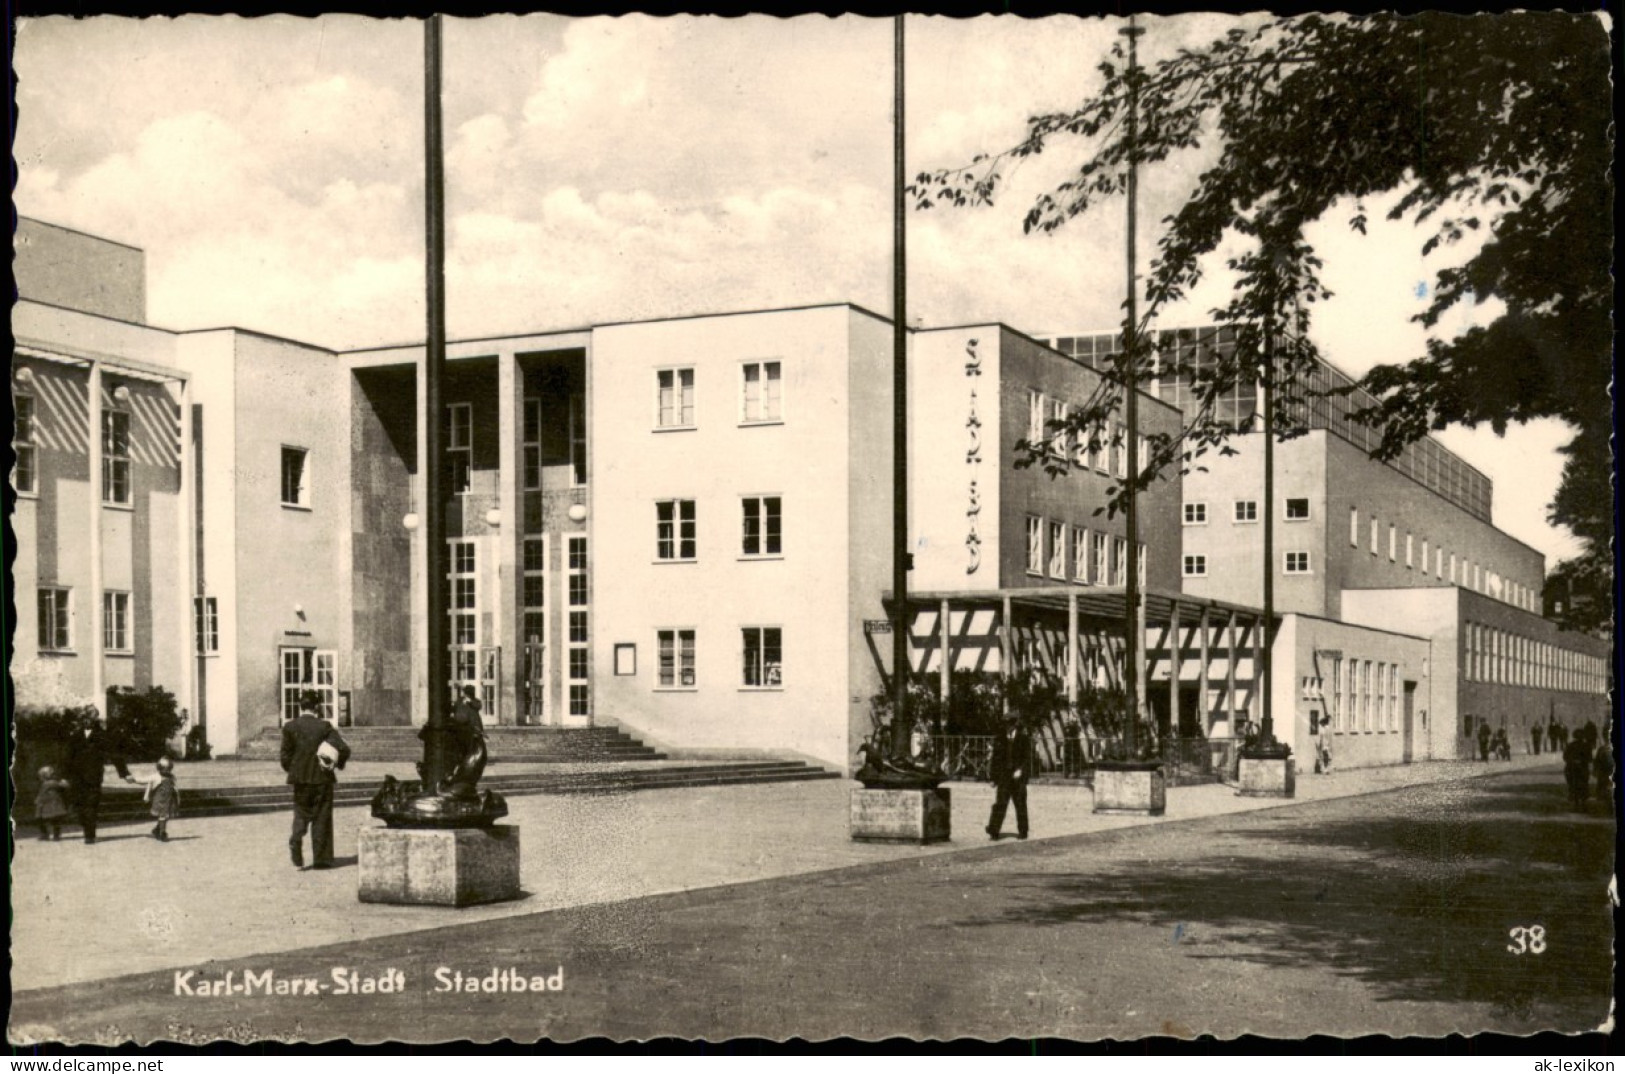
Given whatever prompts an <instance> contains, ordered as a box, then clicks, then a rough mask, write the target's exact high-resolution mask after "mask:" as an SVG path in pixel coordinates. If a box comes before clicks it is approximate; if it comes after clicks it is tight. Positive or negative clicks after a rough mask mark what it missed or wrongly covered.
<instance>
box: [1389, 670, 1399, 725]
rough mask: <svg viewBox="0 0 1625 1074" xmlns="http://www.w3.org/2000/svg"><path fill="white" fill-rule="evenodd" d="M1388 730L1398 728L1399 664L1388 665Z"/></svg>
mask: <svg viewBox="0 0 1625 1074" xmlns="http://www.w3.org/2000/svg"><path fill="white" fill-rule="evenodd" d="M1388 730H1390V731H1398V730H1399V665H1398V664H1389V665H1388Z"/></svg>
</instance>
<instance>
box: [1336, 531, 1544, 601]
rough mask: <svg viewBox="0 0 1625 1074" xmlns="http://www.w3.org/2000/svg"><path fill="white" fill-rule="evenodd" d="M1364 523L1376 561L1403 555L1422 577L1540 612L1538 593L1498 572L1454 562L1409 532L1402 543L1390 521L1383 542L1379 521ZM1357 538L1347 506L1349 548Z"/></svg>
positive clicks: (1392, 560) (1464, 560)
mask: <svg viewBox="0 0 1625 1074" xmlns="http://www.w3.org/2000/svg"><path fill="white" fill-rule="evenodd" d="M1366 521H1367V524H1366V528H1365V530H1364V533H1365V534H1366V535H1369V547H1370V549H1371V554H1372V555H1373V556H1377V557H1379V558H1380V557H1381V556H1382V555H1383V552H1384V550H1386V552H1387V555H1388V562H1390V563H1393V564H1395V565H1398V564H1399V562H1400V559H1401V554H1402V553H1403V558H1404V563H1405V569H1406V570H1416V571H1420V572H1421V573H1422V574H1424V575H1432V576H1433V577H1435V578H1438V579H1439V580H1440V581H1447V582H1449V583H1450V584H1451V585H1458V586H1461V587H1462V588H1463V589H1471V590H1473V591H1474V592H1476V593H1482V594H1484V595H1485V596H1487V597H1492V598H1494V599H1495V600H1500V601H1504V602H1506V603H1507V604H1511V605H1513V606H1514V607H1518V608H1522V609H1523V610H1524V611H1527V612H1535V613H1536V614H1539V613H1540V611H1541V594H1540V591H1539V590H1538V589H1536V588H1535V587H1532V586H1527V585H1524V584H1523V583H1521V582H1515V581H1513V580H1512V579H1510V578H1504V577H1502V576H1501V574H1500V573H1499V572H1496V571H1492V570H1490V569H1489V568H1488V567H1486V566H1484V565H1483V564H1482V563H1475V562H1473V561H1472V560H1471V559H1468V558H1467V557H1465V556H1463V557H1462V558H1461V559H1460V560H1459V561H1458V560H1457V558H1456V553H1454V552H1450V553H1448V554H1447V553H1446V552H1445V548H1444V545H1442V544H1434V543H1433V542H1432V541H1430V540H1429V539H1428V538H1426V537H1421V538H1418V537H1417V536H1416V535H1415V534H1414V533H1411V532H1409V531H1406V532H1405V533H1404V541H1403V543H1402V542H1401V540H1400V529H1399V527H1398V525H1396V524H1395V523H1392V522H1389V523H1387V530H1386V536H1387V540H1386V541H1384V539H1383V537H1384V528H1383V526H1384V524H1383V523H1382V521H1381V520H1380V519H1378V518H1376V517H1375V516H1372V517H1371V518H1369V519H1367V520H1366ZM1361 536H1362V530H1361V525H1360V509H1359V508H1358V507H1350V508H1349V547H1351V548H1359V547H1360V538H1361Z"/></svg>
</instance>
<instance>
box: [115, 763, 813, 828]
mask: <svg viewBox="0 0 1625 1074" xmlns="http://www.w3.org/2000/svg"><path fill="white" fill-rule="evenodd" d="M401 775H402V776H410V775H412V772H411V769H410V768H407V769H405V770H403V771H402V773H401ZM839 778H840V774H839V773H837V772H831V771H828V770H826V769H822V768H817V767H814V766H813V765H809V764H805V763H803V762H801V761H771V760H766V761H719V762H717V763H715V764H689V765H661V764H653V765H649V766H647V767H642V766H640V767H637V768H629V769H628V768H606V769H602V770H599V771H586V772H583V771H580V770H575V771H570V772H559V773H551V772H527V773H514V774H511V775H487V776H486V777H485V778H484V779H482V780H481V781H480V786H481V787H482V788H487V787H488V788H490V789H491V790H493V791H496V792H497V793H499V794H502V795H504V796H505V797H509V798H518V797H523V796H525V795H531V794H612V793H619V792H627V791H641V790H655V789H659V788H674V787H717V786H723V785H728V784H744V783H794V782H802V781H804V780H813V779H839ZM378 787H379V782H378V781H375V780H365V781H363V780H356V781H351V782H348V783H345V782H341V783H340V784H339V785H338V791H337V793H336V794H335V796H334V799H333V804H334V805H335V806H338V807H340V808H342V807H345V806H358V805H366V804H367V803H368V802H369V801H371V800H372V796H373V795H374V794H376V793H377V791H378ZM290 802H291V798H290V794H289V790H288V788H287V787H286V786H285V785H284V786H243V787H220V788H202V789H198V790H188V789H186V788H182V790H181V819H183V820H186V819H191V818H196V817H225V816H237V815H241V814H246V813H267V812H275V811H277V810H286V809H289V808H291V806H290ZM151 820H152V818H151V817H150V816H149V815H148V812H147V805H146V803H144V802H143V801H142V800H141V792H140V791H137V790H131V789H126V788H125V787H123V786H120V785H109V786H108V787H107V789H106V791H104V792H103V794H102V808H101V822H102V823H103V824H120V823H133V822H137V821H140V822H145V823H151Z"/></svg>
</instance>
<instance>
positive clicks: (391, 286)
mask: <svg viewBox="0 0 1625 1074" xmlns="http://www.w3.org/2000/svg"><path fill="white" fill-rule="evenodd" d="M1228 24H1229V23H1228V20H1226V19H1222V18H1219V17H1216V16H1185V17H1179V18H1174V19H1162V20H1150V22H1149V24H1148V25H1149V27H1150V33H1149V34H1148V36H1147V37H1146V38H1145V39H1143V43H1142V48H1143V49H1144V52H1145V54H1146V55H1147V56H1150V57H1152V58H1154V57H1155V56H1156V55H1158V54H1159V53H1164V52H1167V51H1169V50H1172V49H1173V48H1176V47H1179V46H1180V45H1184V44H1196V43H1199V42H1200V41H1202V40H1205V39H1206V38H1207V37H1208V36H1209V35H1210V34H1212V33H1214V32H1215V31H1222V30H1223V29H1224V28H1225V27H1226V26H1227V25H1228ZM1119 25H1120V24H1119V23H1116V22H1112V21H1106V20H1099V19H1089V20H1084V19H1078V18H1072V17H1056V18H1051V19H1042V20H1025V19H1015V18H981V19H975V20H952V19H927V18H911V19H910V20H909V23H908V30H907V33H908V55H909V60H908V101H909V106H908V116H907V127H906V130H907V143H908V147H907V158H908V166H909V168H910V170H911V172H912V171H916V170H923V169H926V168H932V167H938V166H946V165H955V164H962V163H966V162H968V161H969V160H970V158H971V156H972V155H974V154H975V153H977V152H980V151H996V150H998V149H1001V148H1003V147H1005V146H1007V145H1009V144H1011V143H1012V142H1013V141H1015V140H1016V139H1017V138H1019V136H1020V134H1021V132H1022V130H1023V120H1024V119H1025V117H1027V116H1028V115H1030V114H1034V113H1039V112H1046V111H1052V110H1058V109H1064V108H1067V107H1069V106H1072V105H1075V104H1077V103H1078V102H1080V101H1081V100H1083V99H1085V98H1086V97H1087V95H1088V94H1089V93H1090V92H1091V91H1092V90H1093V89H1094V88H1095V87H1096V86H1097V85H1098V76H1097V75H1096V73H1095V66H1096V65H1097V64H1098V63H1099V61H1100V60H1101V58H1103V56H1104V55H1105V51H1106V49H1107V48H1109V46H1110V43H1111V41H1112V40H1113V39H1114V35H1115V32H1116V30H1117V28H1118V26H1119ZM891 47H892V35H891V24H890V22H889V21H886V20H872V19H861V18H854V17H843V18H836V19H828V18H823V17H817V16H812V17H803V18H796V19H774V18H767V17H748V18H743V19H719V18H671V19H658V18H647V17H626V18H620V19H568V18H562V17H555V16H525V17H493V18H489V19H481V20H451V21H449V22H448V23H447V27H446V34H445V69H444V90H445V96H444V102H445V120H444V122H445V139H446V149H447V158H446V178H447V197H448V206H447V227H448V265H447V292H448V294H447V306H448V319H449V322H450V331H451V334H452V336H453V337H459V336H485V335H497V334H503V333H508V332H516V331H533V330H539V329H547V328H564V327H577V326H583V325H587V324H592V323H595V322H602V321H619V320H628V319H636V318H642V317H656V316H663V315H671V314H688V313H695V312H704V311H719V310H731V309H754V308H764V307H773V306H785V305H804V304H809V303H817V302H825V301H853V302H857V303H859V304H861V305H865V306H868V307H869V308H871V309H874V310H876V311H877V312H881V313H887V312H889V310H890V306H891V299H890V242H891V216H890V214H891V201H890V190H889V187H890V182H891V167H892V165H891V142H892V133H891V107H892V100H891V86H892V83H891ZM422 52H423V46H422V28H421V24H419V23H416V22H411V21H402V20H392V21H382V20H368V19H363V18H359V17H350V16H330V17H325V18H320V19H296V18H262V19H253V20H246V19H237V18H229V17H190V18H182V19H146V20H139V21H137V20H125V19H116V18H93V19H85V20H78V21H75V20H70V19H56V18H45V19H36V20H28V21H24V22H23V23H22V24H21V25H19V26H18V33H17V42H16V54H15V64H16V70H17V77H18V79H19V85H18V95H17V105H18V129H17V135H16V145H15V149H14V153H15V157H16V159H17V162H18V167H19V173H20V174H19V178H18V185H17V188H16V195H15V197H16V203H17V210H18V211H19V212H20V213H22V214H23V215H28V216H34V217H37V218H39V219H43V220H47V221H51V222H53V223H58V224H63V225H66V226H69V227H75V228H80V229H83V230H86V231H90V232H94V233H97V234H101V235H106V236H108V237H110V238H115V239H118V240H120V241H123V242H128V243H132V244H134V245H137V246H141V247H142V248H144V249H145V250H146V251H147V266H148V274H149V287H148V294H149V299H148V305H149V311H148V312H149V318H150V320H151V321H152V323H154V324H158V325H162V326H165V327H169V328H196V327H207V326H215V325H224V324H231V325H239V326H243V327H249V328H256V329H259V330H262V331H266V332H271V333H275V334H277V335H283V336H291V337H294V338H297V339H304V340H309V341H311V342H315V343H320V344H323V345H327V346H333V347H347V346H365V345H371V344H379V343H393V342H405V341H409V340H414V339H421V338H422V335H423V321H424V317H423V298H422V292H423V239H422V233H423V225H422V211H423V210H422V195H423V180H422V175H423V162H422V151H421V138H422V132H423V105H422V67H423V64H422ZM1066 164H1067V160H1066V156H1065V154H1063V153H1059V152H1052V153H1048V154H1046V155H1045V156H1043V157H1041V158H1038V159H1037V160H1034V161H1031V162H1029V163H1027V164H1026V165H1024V166H1023V168H1022V170H1021V171H1020V172H1019V173H1018V174H1017V175H1016V176H1015V184H1014V186H1013V188H1012V189H1011V190H1010V191H1009V192H1008V193H1007V195H1006V197H1005V198H1004V199H1003V201H1002V203H1001V204H1000V205H999V206H998V207H997V208H995V209H991V210H974V211H971V210H961V211H954V212H940V211H932V212H929V213H916V214H913V215H912V217H911V219H910V221H909V281H910V294H909V317H910V319H911V320H915V319H922V320H923V321H924V322H925V323H926V324H928V325H934V324H958V323H965V322H969V321H982V320H995V319H996V320H1002V321H1004V322H1006V323H1008V324H1011V325H1012V326H1014V327H1016V328H1019V329H1021V330H1023V331H1028V332H1031V333H1034V334H1042V333H1045V332H1049V331H1065V330H1073V329H1084V328H1094V327H1109V326H1111V325H1113V324H1115V323H1116V321H1117V319H1118V318H1119V316H1120V312H1119V308H1120V304H1121V302H1122V295H1123V259H1122V243H1123V225H1122V213H1121V209H1120V207H1117V206H1114V207H1111V208H1109V209H1107V210H1106V211H1104V212H1102V213H1100V214H1098V215H1094V214H1092V215H1090V216H1087V217H1084V218H1080V219H1079V220H1077V221H1074V223H1073V224H1072V225H1071V226H1069V227H1068V228H1066V229H1064V230H1063V231H1061V232H1060V233H1058V234H1056V235H1055V236H1050V237H1024V236H1023V235H1022V234H1021V226H1020V222H1021V216H1022V213H1023V211H1024V210H1025V208H1026V206H1027V204H1028V203H1029V202H1030V200H1031V198H1032V197H1033V196H1035V195H1036V194H1038V193H1039V192H1041V191H1042V190H1043V189H1045V187H1046V184H1047V183H1049V182H1052V181H1054V180H1055V179H1056V178H1057V177H1058V176H1060V175H1062V174H1064V171H1065V168H1066ZM1199 164H1200V158H1199V156H1193V157H1192V158H1191V159H1189V160H1184V161H1179V162H1175V163H1172V164H1169V165H1165V166H1162V167H1160V168H1156V169H1150V170H1148V173H1147V174H1146V175H1145V176H1144V179H1143V180H1142V190H1143V191H1144V197H1145V202H1144V204H1143V206H1142V211H1141V219H1142V220H1145V221H1152V222H1154V221H1156V220H1157V219H1159V218H1160V217H1161V216H1162V215H1164V214H1165V213H1166V212H1167V211H1169V209H1170V208H1171V207H1172V206H1173V205H1175V204H1177V200H1178V198H1179V197H1180V195H1181V193H1182V191H1183V190H1184V189H1186V185H1187V184H1188V183H1189V181H1190V180H1191V178H1192V176H1193V174H1194V169H1195V168H1196V167H1197V166H1199ZM1373 215H1375V214H1373ZM1143 230H1145V233H1144V234H1143V235H1142V237H1141V244H1140V245H1141V249H1142V250H1149V249H1150V248H1151V245H1152V240H1153V238H1154V234H1153V233H1152V232H1151V231H1150V230H1149V229H1148V228H1147V229H1143ZM1316 238H1317V239H1318V240H1319V241H1320V243H1321V245H1322V246H1323V249H1324V252H1325V253H1326V254H1327V255H1328V256H1327V267H1326V273H1325V275H1326V280H1327V282H1328V284H1329V285H1330V286H1331V288H1332V290H1333V291H1335V292H1336V293H1337V295H1338V297H1337V298H1336V299H1335V300H1334V301H1333V302H1332V303H1331V304H1329V305H1328V306H1326V307H1324V308H1323V309H1322V310H1321V311H1320V313H1319V314H1318V315H1317V316H1318V318H1319V319H1318V320H1317V323H1316V327H1315V332H1316V336H1317V341H1318V342H1319V343H1320V345H1321V347H1322V350H1323V351H1324V352H1325V353H1326V354H1327V355H1328V356H1330V357H1331V358H1332V359H1333V360H1334V361H1335V362H1337V363H1338V364H1339V365H1340V366H1342V367H1343V368H1344V369H1346V370H1348V371H1349V372H1351V373H1356V374H1358V373H1360V372H1363V371H1364V370H1366V369H1368V368H1369V367H1370V366H1372V365H1374V364H1377V363H1380V362H1389V361H1398V360H1403V359H1405V358H1408V357H1411V356H1413V355H1416V354H1419V353H1421V350H1422V346H1423V340H1424V336H1423V333H1422V331H1421V330H1420V328H1418V327H1417V326H1416V325H1413V324H1411V323H1410V322H1409V318H1410V316H1411V315H1412V314H1414V313H1415V312H1417V311H1418V310H1419V309H1420V308H1421V306H1422V305H1423V303H1424V299H1423V298H1422V297H1419V291H1421V290H1422V288H1421V287H1420V286H1419V285H1425V284H1426V283H1428V282H1431V280H1432V277H1433V273H1434V272H1435V271H1436V270H1437V268H1438V267H1440V265H1442V264H1444V263H1447V262H1446V261H1445V260H1444V259H1445V258H1449V257H1455V258H1459V257H1461V256H1463V251H1454V252H1448V251H1447V252H1445V253H1443V254H1441V255H1439V256H1438V257H1436V258H1430V259H1429V260H1428V261H1427V262H1423V260H1422V259H1421V258H1420V257H1419V256H1418V249H1419V247H1420V239H1419V238H1418V236H1417V235H1415V234H1414V233H1413V232H1412V231H1411V230H1410V229H1409V228H1408V227H1406V226H1403V225H1390V226H1384V227H1373V228H1372V232H1371V235H1370V236H1369V237H1368V238H1365V239H1359V238H1357V237H1352V236H1350V234H1349V233H1348V230H1347V228H1346V227H1345V226H1344V224H1343V223H1342V221H1341V219H1338V220H1328V221H1326V222H1325V223H1324V225H1323V226H1322V227H1321V229H1320V231H1319V233H1318V234H1317V236H1316ZM1226 287H1227V282H1226V281H1225V280H1224V279H1223V277H1222V276H1220V275H1214V276H1213V277H1212V278H1211V279H1210V281H1209V284H1208V285H1207V286H1206V287H1205V288H1204V291H1203V293H1200V294H1197V295H1194V296H1192V301H1191V302H1190V303H1189V304H1188V305H1187V307H1185V308H1183V309H1180V310H1175V311H1171V313H1170V315H1169V317H1168V319H1167V320H1165V321H1164V322H1163V323H1164V324H1165V325H1173V324H1193V323H1202V322H1203V321H1205V319H1206V318H1205V316H1204V315H1205V312H1206V310H1208V309H1210V308H1212V307H1214V306H1216V305H1218V304H1219V303H1220V302H1222V301H1223V298H1224V294H1225V290H1226ZM1493 312H1494V310H1493V309H1484V310H1464V311H1462V314H1461V316H1458V317H1455V318H1453V319H1452V320H1451V322H1450V323H1449V324H1447V325H1444V326H1441V328H1440V331H1443V332H1449V333H1453V332H1457V331H1460V330H1462V329H1463V328H1464V327H1466V326H1467V325H1469V324H1471V323H1474V320H1475V318H1477V319H1482V318H1483V317H1484V316H1485V315H1486V314H1490V313H1493ZM1443 439H1444V441H1445V442H1446V443H1447V444H1448V445H1449V446H1451V447H1452V448H1454V449H1455V450H1457V451H1458V452H1460V453H1461V454H1462V455H1463V456H1465V457H1466V458H1467V459H1468V460H1469V461H1471V462H1473V463H1474V464H1475V465H1477V466H1479V467H1480V468H1481V469H1483V470H1484V471H1485V472H1487V473H1488V474H1489V475H1490V477H1491V478H1492V479H1493V480H1494V481H1495V484H1496V511H1495V515H1496V522H1497V524H1498V525H1500V526H1501V527H1502V528H1503V529H1506V530H1507V531H1508V532H1510V533H1512V534H1513V535H1514V536H1516V537H1518V538H1520V539H1522V540H1524V541H1526V542H1528V543H1530V544H1532V545H1534V546H1535V547H1537V548H1539V549H1540V550H1541V551H1543V552H1545V553H1546V554H1547V556H1548V565H1550V564H1551V563H1552V562H1555V560H1556V559H1557V558H1560V557H1562V556H1565V555H1569V554H1571V553H1572V552H1573V551H1574V548H1575V545H1574V543H1573V541H1572V540H1571V539H1570V538H1569V537H1568V535H1567V534H1566V533H1564V532H1561V531H1558V530H1554V529H1552V528H1551V527H1550V526H1548V525H1547V524H1546V523H1545V505H1546V503H1547V502H1548V500H1549V499H1550V495H1551V490H1552V489H1553V488H1554V487H1555V486H1556V483H1557V479H1558V474H1559V472H1560V468H1561V464H1560V460H1559V458H1558V457H1557V456H1556V455H1555V452H1554V449H1555V448H1556V447H1557V445H1559V444H1560V443H1562V442H1563V441H1564V440H1565V439H1566V436H1565V433H1564V431H1563V429H1562V428H1561V427H1560V426H1558V425H1557V424H1556V423H1542V424H1540V425H1537V426H1531V427H1526V428H1523V429H1519V430H1514V431H1513V432H1512V433H1511V434H1509V435H1508V436H1507V437H1506V438H1505V439H1500V438H1497V437H1495V436H1494V434H1493V433H1490V432H1489V431H1487V430H1482V431H1478V432H1465V431H1452V432H1449V433H1446V434H1445V435H1444V436H1443Z"/></svg>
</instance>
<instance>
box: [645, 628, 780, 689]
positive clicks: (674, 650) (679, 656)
mask: <svg viewBox="0 0 1625 1074" xmlns="http://www.w3.org/2000/svg"><path fill="white" fill-rule="evenodd" d="M697 637H698V632H697V631H696V630H694V629H693V628H691V627H672V628H670V629H663V630H656V631H655V648H656V665H655V688H656V689H659V690H692V689H695V688H696V687H697V686H698V684H699V645H698V643H697V640H696V639H697ZM736 666H737V667H738V668H739V687H740V688H741V689H745V690H775V689H778V688H779V687H782V686H783V685H784V628H783V627H776V626H745V627H740V628H739V648H738V651H737V663H736ZM615 673H616V674H617V675H624V674H635V673H636V658H635V650H634V649H633V647H632V646H631V645H626V644H622V645H617V646H616V647H615Z"/></svg>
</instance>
